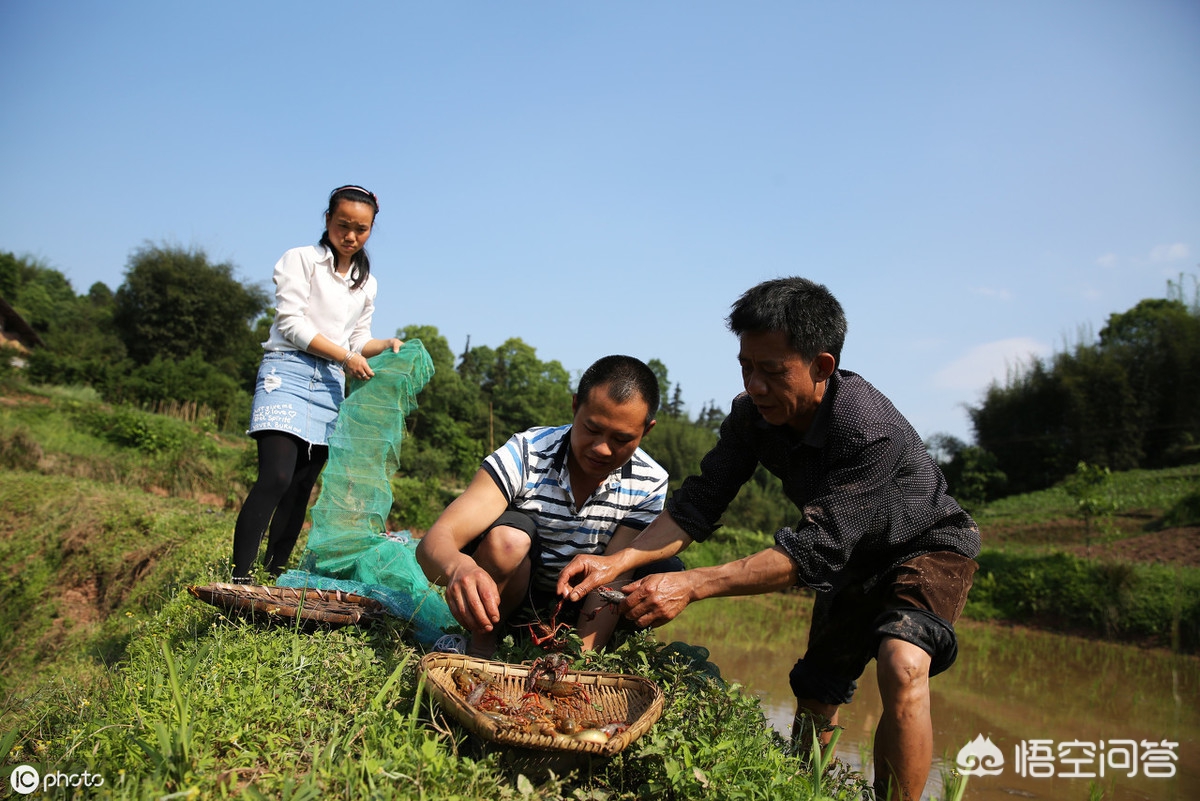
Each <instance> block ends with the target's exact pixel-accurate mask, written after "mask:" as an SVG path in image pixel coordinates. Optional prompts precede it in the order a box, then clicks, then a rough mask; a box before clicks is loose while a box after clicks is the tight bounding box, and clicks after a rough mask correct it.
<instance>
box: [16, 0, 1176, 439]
mask: <svg viewBox="0 0 1200 801" xmlns="http://www.w3.org/2000/svg"><path fill="white" fill-rule="evenodd" d="M0 53H3V59H4V66H3V69H2V70H0V113H2V114H3V119H4V123H3V125H2V126H0V186H2V187H3V192H0V249H3V250H8V251H12V252H15V253H17V254H19V255H30V256H33V257H35V258H38V259H41V260H42V261H43V262H44V263H45V264H47V265H49V266H51V267H54V268H56V269H59V270H61V271H62V272H63V273H65V274H66V275H67V276H68V277H69V278H70V279H71V281H72V283H73V285H74V286H75V289H76V291H78V292H81V293H82V292H86V291H87V288H88V287H89V286H90V285H91V284H92V283H93V282H95V281H102V282H104V283H106V284H108V285H109V286H110V287H112V288H114V289H115V288H116V287H117V286H119V285H120V283H121V281H122V275H123V272H124V269H125V265H126V262H127V259H128V257H129V255H130V253H131V251H133V250H134V249H135V248H137V247H138V246H140V245H142V244H143V243H145V242H147V241H149V242H154V243H159V242H167V243H171V244H177V245H183V246H195V247H199V248H203V249H204V250H205V251H207V253H208V254H209V256H210V257H211V258H212V259H213V260H214V261H229V262H232V263H233V264H235V265H236V266H237V268H238V274H239V276H240V277H242V278H243V279H245V280H247V281H250V282H261V283H262V284H263V285H264V286H269V282H270V274H271V268H272V266H273V264H274V263H275V261H276V259H277V258H278V257H279V255H280V254H281V253H282V252H283V251H284V250H286V249H287V248H289V247H294V246H296V245H301V244H307V243H311V242H315V240H316V238H317V237H318V236H319V234H320V231H321V214H322V211H323V209H324V203H325V200H326V198H327V196H328V192H329V190H330V189H332V188H333V187H334V186H337V185H339V184H342V183H347V182H355V183H361V184H364V185H366V186H368V187H370V188H372V189H373V190H374V191H375V192H376V193H378V195H379V197H380V201H381V212H380V215H379V218H378V220H377V224H376V229H375V233H374V235H373V237H372V239H371V242H370V245H369V250H370V252H371V256H372V262H373V265H374V268H375V273H376V275H377V276H378V278H379V282H380V295H379V302H380V310H379V312H378V313H377V315H376V319H375V332H376V334H377V335H379V336H386V335H390V334H391V333H392V332H393V331H394V330H395V329H397V328H399V327H401V326H403V325H406V324H410V323H418V324H427V325H434V326H436V327H437V328H438V329H439V330H440V332H441V333H442V334H443V335H444V336H445V337H446V338H447V339H448V340H449V342H450V345H451V347H452V348H453V349H455V350H456V351H461V349H462V347H463V345H464V344H465V342H466V339H467V337H468V336H470V341H471V343H472V344H473V345H479V344H485V345H491V346H493V347H494V346H498V345H499V344H501V343H502V342H503V341H504V340H505V339H507V338H509V337H520V338H521V339H523V340H525V341H526V342H527V343H529V344H530V345H532V346H534V347H535V348H536V349H537V352H538V355H539V356H540V357H541V358H542V359H547V360H548V359H556V360H558V361H560V362H561V363H562V364H563V366H564V367H566V368H567V369H568V370H570V371H572V372H577V371H579V370H582V369H583V368H584V367H586V366H587V365H588V364H589V363H591V361H593V360H594V359H595V358H597V357H599V356H601V355H604V354H606V353H614V352H623V353H630V354H633V355H636V356H639V357H641V358H643V359H651V358H658V359H661V360H662V361H663V362H664V363H665V364H666V365H667V367H668V369H669V371H670V377H671V379H672V381H675V382H679V383H680V385H681V387H682V391H683V397H684V400H685V402H686V403H687V404H688V406H689V407H690V408H691V410H692V411H693V412H695V411H698V410H699V409H700V407H701V406H702V405H703V404H704V403H706V402H708V401H715V402H717V403H718V404H719V405H721V406H722V407H724V408H726V409H727V408H728V403H729V401H730V400H731V398H732V397H733V395H735V394H736V393H737V392H738V391H739V390H740V382H739V374H738V370H737V364H736V351H737V345H736V341H735V340H734V338H733V337H732V335H730V334H729V333H728V331H727V330H726V329H725V327H724V317H725V315H726V314H727V312H728V309H729V305H730V303H732V301H733V300H734V299H735V298H736V297H737V295H738V294H739V293H740V292H742V291H743V290H745V289H746V288H748V287H750V286H751V285H753V284H754V283H756V282H758V281H760V280H763V279H766V278H774V277H777V276H781V275H804V276H807V277H809V278H812V279H814V280H817V281H820V282H822V283H825V284H826V285H828V286H829V287H830V289H831V290H833V292H834V294H836V295H837V296H838V298H839V299H840V300H841V301H842V304H843V305H844V306H845V308H846V311H847V314H848V317H849V320H850V334H849V338H848V340H847V346H846V350H845V352H844V353H843V366H844V367H846V368H847V369H850V370H854V371H856V372H859V373H861V374H863V375H864V376H866V377H867V378H868V379H869V380H871V381H872V382H873V383H874V384H876V385H877V386H878V387H879V388H880V389H882V390H883V391H884V392H885V393H887V394H888V395H889V396H890V397H891V398H892V400H893V401H894V402H895V403H896V405H897V407H899V409H900V410H901V411H902V412H904V413H905V414H906V415H907V416H908V417H909V419H910V420H911V421H912V422H913V424H914V425H915V426H916V428H917V430H918V431H919V432H920V433H921V434H922V435H924V436H929V435H930V434H933V433H935V432H938V431H943V432H949V433H952V434H955V435H957V436H960V437H962V438H964V439H967V438H969V436H970V428H969V423H968V418H967V415H966V413H965V411H964V409H963V406H964V404H971V403H976V402H978V400H979V398H980V396H981V392H982V390H983V389H984V388H985V387H986V386H987V384H988V382H989V381H990V380H991V379H993V378H996V377H1000V378H1002V377H1003V376H1004V374H1005V370H1006V369H1007V367H1009V366H1012V365H1016V364H1019V363H1021V362H1022V361H1023V360H1025V359H1027V358H1028V355H1029V354H1031V353H1039V354H1048V353H1051V352H1053V351H1054V350H1059V349H1061V348H1062V347H1064V345H1065V344H1066V343H1068V342H1075V341H1078V340H1079V339H1080V338H1081V337H1084V338H1086V337H1090V336H1092V335H1094V333H1096V332H1098V331H1099V329H1100V328H1101V327H1102V326H1103V324H1104V321H1105V320H1106V318H1107V317H1108V315H1109V314H1111V313H1113V312H1119V311H1124V310H1126V309H1128V308H1129V307H1130V306H1132V305H1133V304H1135V303H1136V302H1137V301H1138V300H1140V299H1142V298H1146V297H1162V296H1163V295H1164V293H1165V291H1166V287H1167V280H1168V279H1175V278H1178V276H1179V275H1180V274H1181V273H1184V274H1187V275H1190V276H1195V275H1197V274H1198V273H1200V268H1198V267H1197V265H1198V264H1200V146H1198V145H1197V142H1198V141H1200V4H1197V3H1195V2H1191V1H1190V0H1187V1H1185V0H1180V1H1178V2H1164V1H1163V0H1140V1H1139V2H1132V1H1129V2H1111V1H1108V0H1090V1H1089V2H1075V1H1074V0H1062V1H1060V2H1051V3H1047V2H1003V3H1000V2H994V3H963V2H909V3H894V2H849V3H832V2H829V3H805V2H754V3H732V2H724V3H713V2H665V1H663V2H640V3H634V2H610V3H585V2H563V1H561V0H560V1H559V2H505V3H500V2H487V3H485V2H458V3H412V2H393V3H342V4H334V3H325V4H311V3H303V2H288V3H269V2H251V3H245V2H239V3H227V2H207V3H188V4H180V3H163V2H153V3H150V2H145V3H143V2H110V3H92V2H87V3H83V2H79V3H72V2H54V1H53V0H50V1H49V2H45V3H16V2H9V3H4V4H3V6H0Z"/></svg>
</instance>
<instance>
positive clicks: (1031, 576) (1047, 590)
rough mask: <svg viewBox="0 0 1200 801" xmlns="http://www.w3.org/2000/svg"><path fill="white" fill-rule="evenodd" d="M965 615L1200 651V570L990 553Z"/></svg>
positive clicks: (1060, 556)
mask: <svg viewBox="0 0 1200 801" xmlns="http://www.w3.org/2000/svg"><path fill="white" fill-rule="evenodd" d="M978 561H979V573H978V574H977V575H976V578H975V585H974V587H972V589H971V594H970V596H969V597H968V599H967V608H966V612H965V614H966V615H967V616H968V617H971V618H974V619H985V620H987V619H996V618H1004V619H1007V620H1012V621H1015V622H1019V623H1027V624H1030V625H1046V626H1050V627H1053V628H1058V629H1066V630H1076V631H1082V632H1084V633H1088V634H1092V635H1097V636H1104V637H1114V638H1119V639H1130V640H1150V641H1152V642H1153V643H1155V644H1159V645H1169V646H1171V647H1174V648H1176V649H1181V650H1184V651H1189V652H1190V651H1195V650H1197V648H1200V570H1198V569H1195V568H1181V567H1176V566H1171V565H1145V564H1131V563H1128V562H1118V563H1113V562H1101V561H1097V560H1090V559H1080V558H1077V557H1074V556H1071V555H1069V554H1065V553H1055V554H1050V555H1048V556H1020V555H1016V554H1011V553H1002V552H999V551H984V552H983V553H982V554H980V556H979V559H978Z"/></svg>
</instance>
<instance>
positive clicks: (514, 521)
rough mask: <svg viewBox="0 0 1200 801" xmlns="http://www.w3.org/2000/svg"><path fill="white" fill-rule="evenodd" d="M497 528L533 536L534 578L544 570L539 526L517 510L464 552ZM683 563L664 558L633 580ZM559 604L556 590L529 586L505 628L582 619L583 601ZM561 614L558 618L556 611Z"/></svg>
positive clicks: (506, 514)
mask: <svg viewBox="0 0 1200 801" xmlns="http://www.w3.org/2000/svg"><path fill="white" fill-rule="evenodd" d="M497 526H510V527H512V528H516V529H519V530H521V531H523V532H525V533H526V534H528V535H529V540H530V546H529V561H530V563H531V567H530V575H531V576H532V575H533V574H535V573H536V572H537V571H538V570H540V569H541V567H542V560H541V547H540V543H539V541H538V533H537V524H536V523H535V522H534V521H533V518H532V517H530V516H529V515H527V514H525V513H524V512H519V511H517V510H516V509H508V510H506V511H505V512H504V514H502V515H500V516H499V517H498V518H496V521H495V522H494V523H492V524H491V525H490V526H488V527H487V529H486V530H485V531H484V532H483V533H482V534H480V535H479V536H478V537H476V538H475V539H474V540H472V541H471V542H470V544H468V545H467V547H466V548H464V549H463V552H464V553H466V554H468V555H470V554H472V553H474V552H475V549H476V548H478V547H479V543H481V542H483V538H484V537H486V536H487V535H488V532H489V531H491V530H492V529H494V528H496V527H497ZM683 569H684V567H683V562H682V561H680V559H679V558H678V557H676V556H672V557H670V558H668V559H662V560H659V561H657V562H652V563H651V564H648V565H646V566H645V567H640V568H638V569H637V570H636V571H635V572H634V574H633V579H632V581H636V580H638V579H640V578H643V577H645V576H649V575H652V574H654V573H674V572H677V571H680V570H683ZM559 601H562V597H561V596H559V595H558V594H557V593H555V592H554V591H553V590H542V589H537V588H535V587H534V586H533V582H532V581H531V582H530V585H529V587H527V588H526V591H525V600H524V601H523V602H522V604H521V605H520V606H519V607H517V608H516V609H515V610H513V613H512V614H511V615H509V617H508V619H507V620H505V621H504V623H503V624H502V625H504V626H505V627H507V628H509V629H512V630H514V631H524V632H528V626H529V624H530V623H549V622H550V619H551V617H554V620H555V622H556V623H568V624H570V625H572V626H574V625H575V624H576V621H578V619H579V613H580V611H582V609H583V599H580V600H578V601H563V603H562V607H561V608H559V606H558V604H559ZM556 609H557V610H558V614H557V615H555V610H556ZM627 624H628V621H625V620H624V619H622V621H621V622H620V623H618V624H617V625H618V627H625V626H626V625H627Z"/></svg>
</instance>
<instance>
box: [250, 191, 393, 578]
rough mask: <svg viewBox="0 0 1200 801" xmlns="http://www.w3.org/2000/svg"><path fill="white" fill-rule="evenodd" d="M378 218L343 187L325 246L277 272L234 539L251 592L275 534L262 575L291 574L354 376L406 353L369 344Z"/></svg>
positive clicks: (299, 252)
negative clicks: (379, 359)
mask: <svg viewBox="0 0 1200 801" xmlns="http://www.w3.org/2000/svg"><path fill="white" fill-rule="evenodd" d="M378 211H379V202H378V200H377V199H376V198H375V195H374V194H373V193H372V192H369V191H367V190H366V189H363V188H362V187H361V186H353V185H351V186H342V187H338V188H337V189H335V190H333V192H332V193H330V195H329V208H328V209H327V210H326V212H325V231H324V232H323V233H322V234H321V240H320V243H319V244H318V245H316V246H311V245H310V246H305V247H299V248H293V249H292V250H289V251H287V252H286V253H284V254H283V257H282V258H280V259H279V262H278V263H276V265H275V276H274V280H275V320H274V322H273V323H272V324H271V334H270V337H269V338H268V339H267V341H266V342H264V343H263V350H265V351H266V353H265V354H264V355H263V361H262V365H261V366H260V367H259V370H258V381H257V383H256V385H255V391H254V406H253V409H252V411H251V415H250V430H249V434H250V435H251V436H252V437H254V439H255V440H256V441H257V442H258V480H257V481H255V483H254V487H253V488H251V490H250V494H249V495H247V496H246V502H245V503H244V504H243V505H242V511H241V513H240V514H239V515H238V520H237V525H236V527H235V529H234V534H233V580H234V581H235V582H238V583H250V581H251V578H250V570H251V566H252V565H253V564H254V559H255V557H257V555H258V549H259V545H260V544H261V542H262V536H263V532H264V530H266V529H267V526H268V524H270V533H269V535H268V537H267V552H266V557H265V559H264V567H265V568H266V570H267V571H268V572H269V573H270V574H271V575H273V576H278V575H279V574H280V573H282V572H283V570H284V568H285V566H286V565H287V561H288V558H289V557H290V556H291V553H292V548H293V547H294V546H295V544H296V538H297V537H298V536H299V534H300V528H301V526H303V524H304V516H305V513H306V511H307V510H308V498H309V495H310V494H311V493H312V488H313V485H314V484H315V483H316V481H317V476H319V475H320V473H321V468H322V467H324V466H325V459H326V457H327V456H328V453H329V448H328V445H327V442H328V437H329V434H331V433H332V432H333V425H334V422H335V421H336V419H337V411H338V407H339V406H340V405H341V403H342V400H343V399H344V398H345V386H346V376H347V375H352V376H354V377H355V378H359V379H363V380H366V379H370V378H371V376H372V375H374V372H373V371H372V370H371V366H370V365H369V364H367V358H369V357H371V356H375V355H377V354H379V353H382V352H383V351H384V350H386V349H388V348H391V349H392V350H393V351H398V350H399V349H400V346H401V345H402V344H403V343H402V342H401V341H400V340H399V339H394V338H393V339H373V338H372V337H371V316H372V314H373V313H374V311H375V293H376V291H377V285H376V282H375V276H373V275H371V262H370V259H368V258H367V252H366V251H365V250H364V249H363V246H364V245H366V244H367V239H368V238H370V236H371V229H372V227H373V226H374V224H375V215H376V213H378Z"/></svg>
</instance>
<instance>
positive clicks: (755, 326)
mask: <svg viewBox="0 0 1200 801" xmlns="http://www.w3.org/2000/svg"><path fill="white" fill-rule="evenodd" d="M727 322H728V325H729V328H730V330H731V331H732V332H733V333H734V335H736V336H737V338H738V342H739V350H738V362H739V364H740V365H741V372H742V383H743V386H744V387H745V392H743V393H742V394H740V395H738V396H737V397H736V398H734V400H733V404H732V409H731V411H730V413H729V416H728V417H727V418H726V419H725V421H724V422H723V423H722V425H721V433H720V439H719V441H718V442H717V444H716V445H715V446H714V447H713V449H712V450H711V451H709V453H708V454H707V455H706V456H705V457H704V459H703V461H702V462H701V464H700V474H699V475H696V476H689V477H688V478H687V479H686V480H685V481H684V483H683V485H682V486H681V487H680V489H679V490H677V491H676V492H675V493H674V494H672V496H671V498H670V499H669V500H668V501H667V504H666V511H665V513H664V514H662V515H660V516H658V518H657V519H656V520H655V521H654V522H653V523H652V524H650V525H649V526H648V527H646V528H645V529H644V530H643V531H641V533H640V534H638V536H637V537H636V539H634V540H633V542H632V543H631V544H630V545H629V546H628V547H625V548H622V549H620V550H618V551H615V552H612V553H606V554H603V555H590V554H589V555H580V556H577V557H575V558H574V559H573V560H572V561H571V563H570V564H569V565H567V567H566V568H565V569H564V570H563V572H562V573H561V575H560V576H559V580H558V584H557V592H558V593H559V594H560V595H563V596H566V597H567V598H569V599H570V600H573V601H577V600H579V599H581V598H584V597H586V596H587V594H588V593H589V592H591V591H592V590H594V589H596V588H597V587H600V586H602V585H606V584H609V583H611V582H612V581H614V580H615V579H616V578H618V577H619V576H622V575H628V574H631V573H632V571H634V570H636V569H637V568H638V567H639V566H642V565H646V564H650V563H652V562H655V561H657V560H661V559H664V558H668V557H674V556H675V555H676V554H677V553H679V552H680V551H681V550H683V549H684V548H686V547H687V546H688V545H689V544H690V543H691V542H693V541H703V540H704V539H706V538H707V537H708V536H710V535H711V534H712V533H713V531H714V530H715V529H716V528H717V521H718V520H719V519H720V517H721V514H722V513H723V512H724V511H725V509H726V507H727V506H728V505H729V503H730V502H731V501H732V500H733V498H734V496H735V495H736V494H737V491H738V489H739V488H740V487H741V486H742V485H743V484H744V483H745V482H747V481H748V480H749V479H750V478H751V476H752V475H753V473H754V471H755V470H756V468H757V467H758V465H762V466H763V467H765V468H766V469H767V470H769V471H770V472H771V473H772V474H773V475H775V476H777V477H778V478H779V479H780V480H781V481H782V483H783V490H784V493H785V494H786V495H787V497H788V498H790V499H791V500H792V501H793V502H794V503H795V504H796V506H797V507H798V508H799V509H800V510H801V518H800V520H799V521H798V522H797V523H796V524H795V526H793V527H787V528H781V529H780V530H779V531H778V532H776V534H775V545H774V547H771V548H768V549H766V550H764V551H760V552H759V553H756V554H753V555H750V556H747V557H745V558H743V559H739V560H737V561H733V562H729V563H727V564H723V565H718V566H715V567H705V568H694V569H692V570H686V571H681V572H672V573H660V574H655V575H651V576H648V577H645V578H643V579H641V580H639V581H636V582H633V583H631V584H628V585H627V586H625V588H624V590H625V592H626V593H627V597H626V599H625V601H624V603H623V604H622V605H621V614H623V615H624V616H626V617H628V618H630V619H631V620H632V621H633V622H634V623H635V624H637V625H639V626H657V625H661V624H663V623H666V622H667V621H669V620H671V619H672V618H674V617H675V616H677V615H678V614H679V613H680V612H682V611H683V609H684V608H685V607H686V606H687V605H688V604H689V603H692V602H693V601H699V600H702V599H704V598H712V597H719V596H732V595H751V594H756V593H766V592H774V591H778V590H783V589H786V588H788V587H792V586H794V585H797V584H805V585H807V586H809V587H812V588H813V589H814V590H816V591H817V600H816V604H815V607H814V610H813V618H812V622H811V626H810V630H809V643H808V650H807V651H806V652H805V654H804V656H803V657H802V658H800V659H799V660H798V661H797V662H796V665H795V667H794V668H793V669H792V671H791V675H790V681H791V686H792V691H793V692H794V693H795V694H796V699H797V710H796V723H795V724H794V726H793V731H792V736H793V738H794V739H796V738H799V739H800V741H801V742H802V741H803V738H804V736H805V734H806V732H809V731H812V728H810V727H811V726H812V723H811V722H810V721H812V720H814V719H815V720H821V721H828V722H829V723H830V724H835V723H836V722H837V716H838V707H839V706H840V705H842V704H845V703H848V702H849V701H850V699H851V697H852V696H853V694H854V690H855V688H856V686H857V680H858V678H859V677H860V676H861V675H862V672H863V670H864V669H865V668H866V665H867V663H868V662H869V661H870V660H871V659H875V660H876V661H877V676H878V681H879V691H880V695H881V696H882V700H883V714H882V716H881V718H880V721H879V726H878V728H877V730H876V735H875V747H874V754H875V779H874V782H875V791H876V795H877V797H878V798H880V799H883V798H891V799H918V798H920V797H921V794H922V792H923V790H924V787H925V782H926V779H927V778H928V775H929V769H930V765H931V762H932V758H933V724H932V722H931V719H930V711H929V678H930V676H933V675H936V674H938V673H940V672H942V671H944V670H946V669H947V668H949V667H950V666H951V664H953V662H954V660H955V657H956V656H957V653H958V646H957V640H956V637H955V632H954V623H955V621H956V620H957V619H958V616H959V615H960V614H961V612H962V609H963V605H964V604H965V603H966V597H967V592H968V590H969V589H970V587H971V581H972V577H973V576H974V573H975V570H976V569H977V567H978V566H977V564H976V562H975V557H976V556H977V555H978V554H979V544H980V543H979V529H978V527H977V526H976V524H975V522H974V521H973V520H972V519H971V517H970V516H969V515H968V514H967V513H966V512H965V511H963V509H962V508H961V507H960V506H959V505H958V504H957V503H956V502H955V501H954V500H953V499H952V498H951V497H950V496H949V495H948V494H947V492H946V481H945V479H944V477H943V476H942V473H941V471H940V470H939V469H938V468H937V466H936V465H935V464H934V462H933V460H932V459H931V458H930V457H929V455H928V453H927V452H926V450H925V446H924V444H923V442H922V441H921V438H920V437H919V436H918V435H917V433H916V432H915V431H914V430H913V428H912V426H911V425H909V423H908V421H907V420H906V419H905V418H904V416H903V415H901V414H900V412H898V411H897V410H896V408H895V407H894V406H893V405H892V403H891V402H890V401H889V400H888V399H887V398H886V397H884V396H883V395H882V394H881V393H880V392H879V391H878V390H877V389H875V387H873V386H872V385H871V384H869V383H867V381H865V380H864V379H863V378H862V377H861V376H859V375H856V374H855V373H852V372H850V371H848V370H843V369H841V367H840V360H841V352H842V344H843V342H844V340H845V335H846V318H845V314H844V312H843V310H842V307H841V304H839V303H838V301H837V300H836V299H835V298H834V296H833V295H832V294H831V293H830V292H829V290H828V289H826V288H825V287H824V286H822V285H820V284H816V283H814V282H812V281H809V280H806V279H804V278H782V279H776V280H771V281H766V282H764V283H761V284H759V285H757V286H755V287H753V288H751V289H750V290H748V291H747V292H746V293H745V294H743V295H742V296H741V297H740V298H739V299H738V300H737V301H736V302H735V303H734V305H733V308H732V310H731V313H730V315H729V317H728V320H727Z"/></svg>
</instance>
